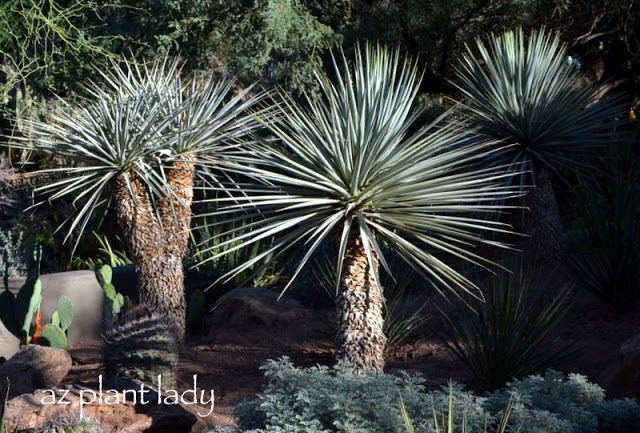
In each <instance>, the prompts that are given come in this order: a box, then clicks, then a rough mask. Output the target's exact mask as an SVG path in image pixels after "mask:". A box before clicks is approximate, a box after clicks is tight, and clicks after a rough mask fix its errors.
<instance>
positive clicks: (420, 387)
mask: <svg viewBox="0 0 640 433" xmlns="http://www.w3.org/2000/svg"><path fill="white" fill-rule="evenodd" d="M262 368H263V369H264V370H265V376H266V377H267V381H268V384H267V385H266V387H265V388H264V390H263V393H262V394H261V395H259V396H258V397H256V398H255V399H252V400H247V401H244V402H242V403H240V404H239V405H238V406H236V408H235V416H236V422H237V424H238V427H237V428H231V427H227V428H224V429H217V430H215V432H216V433H222V432H227V433H288V432H291V433H387V432H389V433H406V432H407V428H408V427H407V425H408V424H407V419H408V420H410V424H411V426H412V428H413V429H414V431H416V432H419V433H437V432H445V431H446V432H447V433H450V432H456V433H457V432H461V433H462V432H465V433H485V432H495V431H498V432H510V433H515V432H520V433H589V432H594V433H598V432H601V433H631V432H637V431H639V430H638V426H639V425H640V424H639V422H640V406H638V404H636V403H635V402H634V401H632V400H629V399H627V400H615V401H605V399H604V391H603V390H602V389H601V388H600V387H599V386H598V385H595V384H592V383H590V382H588V381H587V380H586V378H585V377H584V376H580V375H575V374H570V375H568V376H565V375H563V374H562V373H558V372H555V371H551V370H549V371H548V372H547V373H546V374H545V375H544V376H530V377H528V378H526V379H524V380H514V381H513V382H510V383H509V385H508V387H507V388H504V389H502V390H500V391H497V392H495V393H492V394H489V395H488V396H487V397H478V396H476V395H474V394H473V393H471V392H469V391H465V390H464V388H463V387H462V386H461V385H457V384H451V385H450V386H445V387H442V388H441V389H439V390H436V391H430V392H424V381H423V379H422V378H421V377H420V376H411V375H408V374H403V375H402V376H400V377H397V376H392V375H388V374H379V375H374V374H371V373H367V372H365V373H363V374H360V375H354V374H352V373H351V371H352V369H351V366H349V365H346V364H343V363H340V364H338V365H337V366H336V367H334V368H331V369H330V368H328V367H324V366H316V367H311V368H296V367H294V366H293V365H292V363H291V362H290V361H289V360H288V359H287V358H286V357H285V358H282V359H281V360H279V361H269V362H267V363H266V364H265V365H264V366H263V367H262ZM400 395H401V396H402V398H401V399H400ZM401 401H402V403H401ZM450 414H451V417H450ZM505 419H507V422H506V424H505V422H504V420H505ZM449 421H451V426H450V427H449ZM598 429H600V430H598Z"/></svg>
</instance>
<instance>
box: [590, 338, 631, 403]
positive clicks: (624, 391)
mask: <svg viewBox="0 0 640 433" xmlns="http://www.w3.org/2000/svg"><path fill="white" fill-rule="evenodd" d="M598 383H599V384H600V385H601V386H602V387H603V388H604V389H605V390H606V391H607V394H608V395H611V396H623V395H630V394H631V393H633V391H634V390H637V389H640V334H638V335H636V336H635V337H631V338H630V339H628V340H627V341H625V342H624V343H623V344H622V346H620V349H619V350H618V353H617V354H616V356H615V358H614V359H613V361H612V362H611V363H609V365H608V366H607V367H606V368H605V369H604V370H603V372H602V374H601V375H600V377H599V378H598Z"/></svg>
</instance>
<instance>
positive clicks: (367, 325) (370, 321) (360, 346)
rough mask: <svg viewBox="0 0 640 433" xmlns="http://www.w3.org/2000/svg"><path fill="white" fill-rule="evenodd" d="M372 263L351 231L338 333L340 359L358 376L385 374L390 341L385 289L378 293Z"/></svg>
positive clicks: (338, 300) (339, 301) (340, 293)
mask: <svg viewBox="0 0 640 433" xmlns="http://www.w3.org/2000/svg"><path fill="white" fill-rule="evenodd" d="M377 266H378V260H377V258H375V257H374V263H373V264H371V263H369V260H368V259H367V254H366V251H365V249H364V246H363V245H362V241H361V239H360V234H359V231H358V230H357V228H354V229H352V230H351V233H350V234H349V239H348V242H347V249H346V251H345V255H344V261H343V265H342V277H341V278H342V279H341V282H340V287H339V290H338V296H337V298H336V308H337V315H338V332H337V335H336V341H335V344H336V351H337V358H338V359H343V360H346V361H349V362H350V363H352V364H353V365H354V370H355V372H358V371H360V370H363V369H371V370H373V371H375V372H376V373H381V372H382V370H383V368H384V347H385V345H386V343H387V338H386V337H385V335H384V332H383V330H382V326H383V318H382V307H383V302H384V297H383V294H382V288H380V289H378V287H377V285H376V282H375V279H374V276H373V275H374V274H373V269H374V268H373V267H376V269H377Z"/></svg>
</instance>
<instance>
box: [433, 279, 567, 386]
mask: <svg viewBox="0 0 640 433" xmlns="http://www.w3.org/2000/svg"><path fill="white" fill-rule="evenodd" d="M538 283H539V280H538V279H537V278H534V276H533V273H532V271H531V270H530V269H524V270H520V271H518V272H514V273H513V274H509V275H507V276H504V275H498V276H495V277H493V278H490V279H489V280H488V283H487V290H485V298H486V300H482V299H478V298H477V297H473V296H470V295H466V296H464V295H463V296H462V297H461V302H460V303H459V305H458V306H457V308H454V311H453V312H452V313H449V314H447V315H445V322H446V324H447V327H446V330H445V332H446V337H447V339H446V340H445V342H446V344H447V346H448V347H449V349H451V351H452V352H453V353H454V354H455V355H456V356H457V357H458V358H459V359H460V360H461V361H462V362H464V363H465V364H466V365H467V366H468V367H469V369H470V370H471V371H472V373H473V374H474V376H475V377H476V379H478V380H480V381H481V382H482V383H483V385H484V386H485V387H486V388H487V389H489V390H494V389H498V388H500V387H502V386H504V384H505V383H506V382H507V381H508V380H509V379H511V378H514V377H515V378H520V377H524V376H526V375H529V374H534V373H538V372H541V371H544V370H545V369H547V368H549V367H552V366H553V365H554V364H556V363H558V362H559V361H561V360H563V359H565V358H566V357H567V356H569V355H571V354H573V352H572V350H571V347H570V346H568V345H562V344H560V342H559V339H558V337H557V336H555V337H554V336H553V331H554V330H555V328H556V327H557V325H558V324H559V323H560V321H561V320H562V318H563V317H564V316H565V314H566V313H567V307H566V300H567V298H568V296H569V288H568V287H564V288H561V289H559V290H558V291H557V292H555V294H554V296H553V297H552V298H550V299H549V298H548V297H547V296H546V294H547V293H548V292H547V291H546V290H532V287H534V286H536V285H537V284H538Z"/></svg>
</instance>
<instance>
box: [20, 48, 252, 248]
mask: <svg viewBox="0 0 640 433" xmlns="http://www.w3.org/2000/svg"><path fill="white" fill-rule="evenodd" d="M180 65H181V63H180V61H179V60H175V61H172V62H169V61H168V60H166V59H165V61H164V62H155V63H149V64H142V65H139V64H137V63H136V62H135V61H134V60H127V59H124V60H123V61H122V62H121V64H115V63H114V64H113V65H112V68H111V69H110V70H107V71H100V72H101V74H102V78H103V80H102V81H103V82H102V83H100V84H99V83H93V82H89V83H87V84H86V86H85V89H84V90H85V91H86V93H87V94H89V95H90V96H91V97H90V98H88V99H86V100H84V101H82V102H80V103H75V104H73V105H71V104H68V103H66V102H65V101H61V102H60V103H61V104H62V106H63V109H62V110H60V112H59V113H51V114H50V115H49V116H48V117H47V118H46V119H45V120H43V121H31V122H29V123H28V125H27V126H26V133H25V135H26V137H27V139H28V140H29V143H22V144H21V143H16V146H18V147H20V146H23V147H29V146H33V147H34V148H35V149H36V150H37V151H39V152H43V153H46V154H49V155H51V156H53V158H54V160H62V161H64V166H62V167H56V168H49V169H45V170H42V171H41V172H42V173H47V174H50V175H53V177H49V179H50V180H49V181H48V182H47V183H46V184H44V185H42V186H40V187H39V188H38V192H40V193H46V194H49V195H48V200H49V201H51V200H56V199H60V198H63V197H70V198H73V204H74V205H75V206H76V209H77V210H76V212H75V213H74V214H73V215H72V217H70V221H67V222H69V229H68V235H67V238H68V237H69V235H70V234H71V233H72V232H73V231H74V230H78V232H79V235H78V237H77V241H76V245H77V242H79V240H80V235H81V234H82V232H83V231H84V229H85V227H86V226H87V224H88V222H89V220H90V218H91V217H92V215H93V214H94V213H96V210H98V209H99V208H103V207H104V206H102V205H106V204H107V203H108V202H110V201H111V200H112V198H113V191H111V190H110V184H112V183H113V181H114V180H115V178H116V177H118V176H119V175H120V174H123V175H124V178H125V180H126V182H127V184H128V185H129V191H130V193H131V196H132V197H133V199H134V200H135V199H136V197H135V194H134V193H133V188H132V182H133V180H132V179H134V178H135V179H136V182H138V181H139V182H140V183H141V184H142V185H143V186H144V188H145V190H146V191H147V192H148V193H149V195H150V198H151V200H152V202H153V203H157V201H158V200H159V199H160V198H162V197H169V198H170V199H171V200H172V201H173V202H174V204H175V205H176V206H179V205H180V201H181V200H180V198H179V197H178V196H177V195H176V194H175V193H174V190H173V189H172V188H171V187H170V186H169V185H168V182H167V172H168V171H169V170H171V169H174V170H175V169H176V164H179V163H181V162H185V163H187V164H186V165H188V167H193V166H196V165H198V164H200V163H203V164H205V163H206V164H211V162H212V161H217V160H219V159H221V158H223V155H224V153H225V152H226V151H228V150H230V149H232V148H234V147H235V142H236V140H240V139H241V137H242V136H244V135H246V133H247V132H248V131H250V130H251V129H252V128H253V127H255V125H256V123H255V122H254V121H253V120H252V118H251V117H250V116H247V115H246V112H247V110H248V109H249V108H250V107H252V106H254V105H255V103H256V102H257V101H258V100H259V99H260V98H261V96H260V95H259V94H258V95H251V94H250V90H251V89H250V88H248V89H246V90H244V91H242V92H240V93H239V94H238V95H235V96H232V83H231V82H229V81H220V82H217V81H215V80H214V79H213V78H203V79H196V78H195V77H193V78H190V79H183V78H181V70H180ZM65 240H66V239H65Z"/></svg>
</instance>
